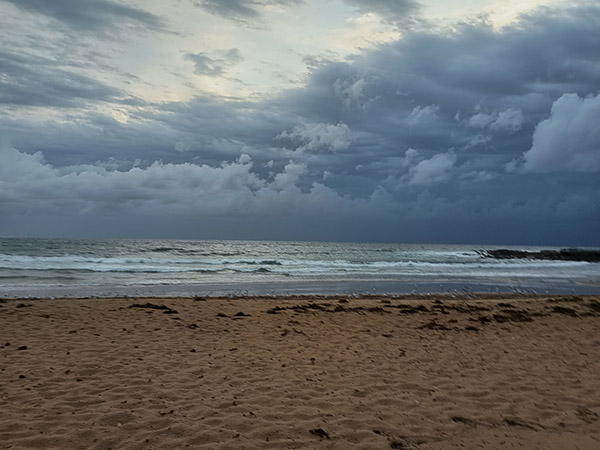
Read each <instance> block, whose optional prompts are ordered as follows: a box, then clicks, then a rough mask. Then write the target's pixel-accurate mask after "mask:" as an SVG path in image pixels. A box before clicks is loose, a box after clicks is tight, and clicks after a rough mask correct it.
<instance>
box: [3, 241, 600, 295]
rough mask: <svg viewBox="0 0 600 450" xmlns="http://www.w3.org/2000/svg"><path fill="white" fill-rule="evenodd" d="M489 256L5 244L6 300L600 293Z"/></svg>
mask: <svg viewBox="0 0 600 450" xmlns="http://www.w3.org/2000/svg"><path fill="white" fill-rule="evenodd" d="M493 248H497V247H495V246H469V245H467V246H465V245H460V246H458V245H414V244H366V243H365V244H363V243H330V242H257V241H175V240H69V239H0V297H5V298H6V297H17V296H18V297H45V296H50V297H71V296H78V297H79V296H158V295H160V296H179V295H185V296H188V295H204V296H208V295H232V296H237V295H253V294H260V295H285V294H335V293H338V294H348V295H352V294H366V293H378V294H383V293H387V294H394V293H411V292H416V293H426V292H454V291H459V292H464V291H481V292H489V291H492V292H493V291H501V292H514V291H518V292H528V293H533V292H538V293H545V292H549V293H564V294H567V293H569V294H570V293H579V294H598V293H599V292H600V264H598V263H588V262H574V261H544V260H523V259H513V260H496V259H493V258H485V257H483V256H481V255H480V254H479V253H477V251H478V250H489V249H493ZM503 248H512V249H521V250H530V251H537V250H541V249H542V248H539V247H503ZM544 249H552V248H549V247H544Z"/></svg>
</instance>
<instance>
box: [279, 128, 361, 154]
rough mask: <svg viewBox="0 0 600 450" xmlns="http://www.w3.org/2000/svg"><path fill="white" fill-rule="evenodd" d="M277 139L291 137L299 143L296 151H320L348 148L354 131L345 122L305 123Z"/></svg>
mask: <svg viewBox="0 0 600 450" xmlns="http://www.w3.org/2000/svg"><path fill="white" fill-rule="evenodd" d="M277 139H290V140H291V141H292V142H294V143H296V144H298V146H297V147H296V149H295V150H296V151H300V152H303V151H308V152H320V151H333V152H336V151H339V150H345V149H347V148H348V147H349V146H350V144H351V143H352V132H351V131H350V128H349V127H348V125H346V124H345V123H342V122H340V123H338V124H337V125H333V124H330V123H315V124H303V125H298V126H297V127H294V129H293V130H292V131H284V132H282V133H281V134H279V135H278V136H277Z"/></svg>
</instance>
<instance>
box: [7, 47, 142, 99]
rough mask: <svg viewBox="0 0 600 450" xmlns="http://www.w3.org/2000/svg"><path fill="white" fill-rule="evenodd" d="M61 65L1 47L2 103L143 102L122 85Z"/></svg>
mask: <svg viewBox="0 0 600 450" xmlns="http://www.w3.org/2000/svg"><path fill="white" fill-rule="evenodd" d="M61 65H62V64H61V63H60V62H57V61H54V60H51V59H48V58H44V57H40V56H35V55H30V54H27V53H24V52H22V53H19V54H16V53H11V52H7V51H0V104H8V105H21V106H50V107H75V106H83V105H84V104H85V102H87V101H103V102H114V103H128V104H131V103H139V102H138V101H137V100H135V99H133V98H129V96H128V95H127V94H126V93H124V92H122V91H120V90H119V89H115V88H113V87H110V86H108V85H106V84H104V83H102V82H100V81H98V80H95V79H93V78H90V77H87V76H85V75H81V74H78V73H75V72H73V71H69V70H66V69H63V68H61V67H60V66H61Z"/></svg>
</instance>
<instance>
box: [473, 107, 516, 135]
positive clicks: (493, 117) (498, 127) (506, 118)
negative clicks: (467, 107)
mask: <svg viewBox="0 0 600 450" xmlns="http://www.w3.org/2000/svg"><path fill="white" fill-rule="evenodd" d="M524 120H525V119H524V117H523V113H522V112H521V110H520V109H514V108H508V109H505V110H504V111H500V112H494V113H491V114H487V113H485V112H478V113H477V114H474V115H472V116H471V117H469V119H468V120H467V125H468V126H469V127H471V128H481V129H486V128H489V129H490V130H492V131H497V132H508V133H514V132H515V131H518V130H519V129H521V126H522V125H523V122H524Z"/></svg>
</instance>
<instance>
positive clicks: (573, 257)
mask: <svg viewBox="0 0 600 450" xmlns="http://www.w3.org/2000/svg"><path fill="white" fill-rule="evenodd" d="M477 253H479V254H480V255H481V256H483V257H485V258H495V259H545V260H557V261H586V262H600V250H583V249H579V248H566V249H561V250H541V251H539V252H530V251H525V250H509V249H506V248H499V249H496V250H478V251H477Z"/></svg>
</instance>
